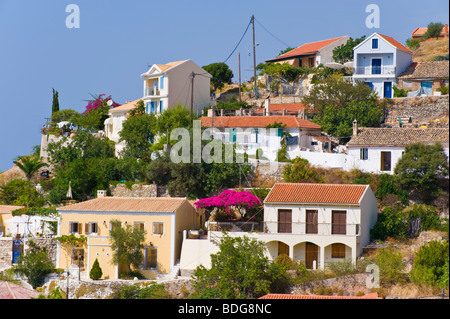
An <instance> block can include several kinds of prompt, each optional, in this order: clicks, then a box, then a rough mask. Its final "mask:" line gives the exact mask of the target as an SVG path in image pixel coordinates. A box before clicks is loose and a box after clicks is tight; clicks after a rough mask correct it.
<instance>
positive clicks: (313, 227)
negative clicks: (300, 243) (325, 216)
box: [306, 210, 318, 234]
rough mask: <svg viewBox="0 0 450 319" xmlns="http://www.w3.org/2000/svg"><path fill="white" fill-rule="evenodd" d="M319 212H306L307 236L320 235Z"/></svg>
mask: <svg viewBox="0 0 450 319" xmlns="http://www.w3.org/2000/svg"><path fill="white" fill-rule="evenodd" d="M317 216H318V213H317V210H306V233H307V234H317V233H318V222H317V218H318V217H317Z"/></svg>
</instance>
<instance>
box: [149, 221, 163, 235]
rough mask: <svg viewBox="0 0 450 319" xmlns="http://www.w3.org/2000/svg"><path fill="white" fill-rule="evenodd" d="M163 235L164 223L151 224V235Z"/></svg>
mask: <svg viewBox="0 0 450 319" xmlns="http://www.w3.org/2000/svg"><path fill="white" fill-rule="evenodd" d="M163 233H164V223H153V233H152V234H153V235H162V234H163Z"/></svg>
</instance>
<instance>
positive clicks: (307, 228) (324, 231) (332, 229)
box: [264, 221, 360, 236]
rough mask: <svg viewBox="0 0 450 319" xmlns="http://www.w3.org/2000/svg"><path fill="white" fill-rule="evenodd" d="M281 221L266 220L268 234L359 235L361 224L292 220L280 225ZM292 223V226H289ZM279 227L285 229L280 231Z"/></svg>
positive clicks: (265, 230) (265, 229)
mask: <svg viewBox="0 0 450 319" xmlns="http://www.w3.org/2000/svg"><path fill="white" fill-rule="evenodd" d="M278 224H279V222H275V221H273V222H272V221H265V222H264V232H265V233H268V234H292V235H325V236H330V235H341V236H342V235H344V236H359V234H360V233H359V232H360V224H350V223H347V224H345V225H337V224H332V223H315V224H312V223H306V222H291V223H287V224H286V223H282V224H283V225H282V227H281V228H280V227H279V225H278ZM289 225H290V226H289ZM279 229H280V230H281V229H282V230H283V231H281V232H280V231H279Z"/></svg>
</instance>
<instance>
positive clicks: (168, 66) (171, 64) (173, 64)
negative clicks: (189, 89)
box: [156, 60, 188, 72]
mask: <svg viewBox="0 0 450 319" xmlns="http://www.w3.org/2000/svg"><path fill="white" fill-rule="evenodd" d="M186 61H188V60H183V61H175V62H169V63H167V64H156V66H157V67H158V68H159V69H160V70H161V72H166V71H168V70H170V69H172V68H174V67H176V66H177V65H180V64H182V63H184V62H186Z"/></svg>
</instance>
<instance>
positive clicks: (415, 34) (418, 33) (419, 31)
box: [411, 24, 449, 39]
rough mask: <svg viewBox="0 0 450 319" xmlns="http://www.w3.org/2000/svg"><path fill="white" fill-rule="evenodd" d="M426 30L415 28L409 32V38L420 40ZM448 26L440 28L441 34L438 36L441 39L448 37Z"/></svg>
mask: <svg viewBox="0 0 450 319" xmlns="http://www.w3.org/2000/svg"><path fill="white" fill-rule="evenodd" d="M427 30H428V28H415V29H414V31H413V32H411V38H413V39H414V38H420V37H423V36H424V35H425V32H427ZM448 34H449V33H448V24H445V25H444V26H443V27H442V30H441V33H440V34H439V36H441V37H443V36H448Z"/></svg>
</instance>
